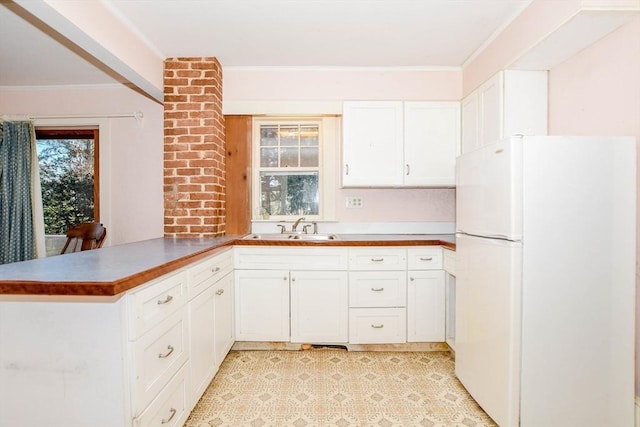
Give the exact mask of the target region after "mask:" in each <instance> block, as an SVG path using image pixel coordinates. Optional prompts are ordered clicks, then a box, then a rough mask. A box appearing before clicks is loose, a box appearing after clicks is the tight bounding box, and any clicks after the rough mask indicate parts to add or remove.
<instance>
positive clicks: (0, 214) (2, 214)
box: [0, 121, 44, 264]
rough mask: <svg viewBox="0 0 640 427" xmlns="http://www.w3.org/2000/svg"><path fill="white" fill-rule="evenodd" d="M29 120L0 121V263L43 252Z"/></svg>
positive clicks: (40, 214) (31, 127)
mask: <svg viewBox="0 0 640 427" xmlns="http://www.w3.org/2000/svg"><path fill="white" fill-rule="evenodd" d="M39 177H40V175H39V168H38V157H37V154H36V139H35V129H34V127H33V123H31V122H30V121H12V122H9V121H5V122H0V264H6V263H10V262H16V261H25V260H29V259H33V258H37V257H38V256H39V255H42V254H43V252H44V220H43V218H42V211H43V210H42V195H41V194H40V179H39Z"/></svg>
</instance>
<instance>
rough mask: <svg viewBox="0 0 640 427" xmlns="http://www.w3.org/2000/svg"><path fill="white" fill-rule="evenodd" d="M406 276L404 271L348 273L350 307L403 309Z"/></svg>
mask: <svg viewBox="0 0 640 427" xmlns="http://www.w3.org/2000/svg"><path fill="white" fill-rule="evenodd" d="M406 304H407V275H406V273H405V272H404V271H357V272H353V273H349V306H350V307H404V306H406Z"/></svg>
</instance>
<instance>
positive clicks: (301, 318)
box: [290, 271, 349, 344]
mask: <svg viewBox="0 0 640 427" xmlns="http://www.w3.org/2000/svg"><path fill="white" fill-rule="evenodd" d="M347 280H348V279H347V272H346V271H292V272H291V284H290V289H291V342H296V343H316V344H331V343H345V342H347V340H348V327H347V322H348V315H349V312H348V310H349V308H348V307H349V305H348V289H349V287H348V284H347Z"/></svg>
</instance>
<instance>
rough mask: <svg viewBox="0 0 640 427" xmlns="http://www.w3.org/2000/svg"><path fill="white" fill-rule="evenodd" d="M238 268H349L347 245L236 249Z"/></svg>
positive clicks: (236, 264)
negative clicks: (336, 246) (340, 246)
mask: <svg viewBox="0 0 640 427" xmlns="http://www.w3.org/2000/svg"><path fill="white" fill-rule="evenodd" d="M234 253H235V268H236V269H249V270H346V269H347V265H348V251H347V249H346V248H279V247H273V246H264V247H251V248H244V247H243V248H235V249H234Z"/></svg>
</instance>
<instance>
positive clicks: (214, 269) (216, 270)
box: [211, 267, 220, 273]
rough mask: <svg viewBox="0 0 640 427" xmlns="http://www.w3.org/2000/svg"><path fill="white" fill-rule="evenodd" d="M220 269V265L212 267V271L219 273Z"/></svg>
mask: <svg viewBox="0 0 640 427" xmlns="http://www.w3.org/2000/svg"><path fill="white" fill-rule="evenodd" d="M218 271H220V267H216V268H212V269H211V272H212V273H217V272H218Z"/></svg>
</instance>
